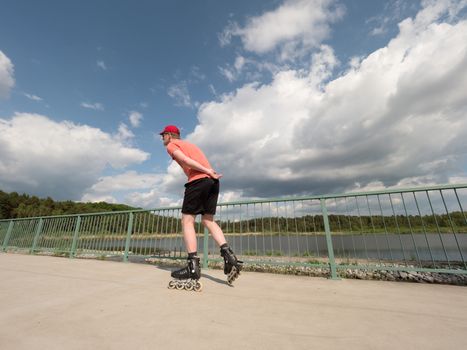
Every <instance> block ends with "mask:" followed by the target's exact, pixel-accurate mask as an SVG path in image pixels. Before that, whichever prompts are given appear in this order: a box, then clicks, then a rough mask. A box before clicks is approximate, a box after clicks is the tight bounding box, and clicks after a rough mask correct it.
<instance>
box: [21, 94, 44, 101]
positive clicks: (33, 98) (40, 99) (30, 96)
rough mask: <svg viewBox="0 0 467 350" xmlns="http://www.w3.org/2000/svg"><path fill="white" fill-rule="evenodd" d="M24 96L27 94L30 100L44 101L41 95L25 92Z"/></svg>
mask: <svg viewBox="0 0 467 350" xmlns="http://www.w3.org/2000/svg"><path fill="white" fill-rule="evenodd" d="M24 96H26V97H27V98H29V99H30V100H33V101H42V98H40V97H39V96H36V95H31V94H27V93H24Z"/></svg>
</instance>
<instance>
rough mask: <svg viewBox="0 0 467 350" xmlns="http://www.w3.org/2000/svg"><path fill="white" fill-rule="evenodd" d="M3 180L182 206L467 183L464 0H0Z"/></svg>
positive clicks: (4, 184)
mask: <svg viewBox="0 0 467 350" xmlns="http://www.w3.org/2000/svg"><path fill="white" fill-rule="evenodd" d="M0 8H1V11H0V129H1V130H0V188H1V189H2V190H4V191H8V192H10V191H17V192H20V193H22V192H26V193H29V194H35V195H39V196H41V197H45V196H51V197H52V198H54V199H58V200H64V199H71V200H77V201H79V200H82V201H100V200H106V201H109V202H119V203H127V204H130V205H135V206H141V207H157V206H162V205H164V206H165V205H172V204H179V203H180V198H181V196H182V194H183V183H184V180H185V179H184V177H183V174H182V173H181V171H180V170H179V169H178V167H177V166H176V165H174V164H172V163H171V162H170V159H169V157H168V156H167V154H166V152H165V149H164V148H163V147H162V144H161V142H160V140H159V138H158V131H160V130H161V129H162V128H163V127H164V125H166V124H176V125H178V126H179V127H180V128H181V129H182V134H183V135H182V136H183V137H187V138H188V139H189V140H190V141H192V142H195V143H197V144H198V145H200V146H201V148H202V149H203V150H205V152H206V153H207V155H208V157H209V158H210V159H211V162H212V163H213V166H214V167H215V168H216V170H218V171H219V172H222V173H223V174H224V179H223V181H222V191H223V192H222V197H221V200H232V199H240V198H261V197H270V196H292V195H304V194H318V193H330V192H334V193H336V192H344V191H351V190H352V191H353V190H361V189H374V188H389V187H407V186H413V185H423V184H439V183H451V182H467V176H466V168H467V166H466V164H467V161H466V158H467V157H466V151H465V150H466V149H467V147H466V146H467V145H466V141H465V140H466V139H467V122H466V120H465V119H466V118H465V115H466V114H465V112H466V111H467V102H466V98H465V93H463V92H462V91H467V77H466V73H465V72H466V71H467V59H465V57H466V52H467V34H466V33H467V31H466V30H465V29H466V27H467V24H466V23H467V22H466V10H465V8H466V2H465V1H449V0H439V1H421V2H418V1H410V2H406V1H332V0H294V1H292V0H289V1H214V0H209V1H207V0H205V1H196V2H194V1H133V2H130V1H122V0H119V1H80V2H64V1H41V2H32V1H22V0H18V1H3V2H0Z"/></svg>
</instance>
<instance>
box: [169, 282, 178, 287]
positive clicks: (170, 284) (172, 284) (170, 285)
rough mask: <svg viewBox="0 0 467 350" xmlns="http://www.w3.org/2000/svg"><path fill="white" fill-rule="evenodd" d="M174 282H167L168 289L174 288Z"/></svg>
mask: <svg viewBox="0 0 467 350" xmlns="http://www.w3.org/2000/svg"><path fill="white" fill-rule="evenodd" d="M175 286H176V283H175V282H174V281H170V282H169V289H175Z"/></svg>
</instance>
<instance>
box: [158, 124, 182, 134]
mask: <svg viewBox="0 0 467 350" xmlns="http://www.w3.org/2000/svg"><path fill="white" fill-rule="evenodd" d="M166 132H171V133H172V134H178V135H180V130H178V128H177V127H176V126H175V125H167V126H166V127H165V128H164V130H162V132H160V133H159V135H162V134H165V133H166Z"/></svg>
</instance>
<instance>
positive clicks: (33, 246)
mask: <svg viewBox="0 0 467 350" xmlns="http://www.w3.org/2000/svg"><path fill="white" fill-rule="evenodd" d="M43 223H44V220H43V219H42V218H40V219H39V225H37V229H36V233H35V235H34V241H33V242H32V247H31V250H30V251H29V254H34V251H35V250H36V246H37V241H39V235H40V234H41V231H42V225H43Z"/></svg>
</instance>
